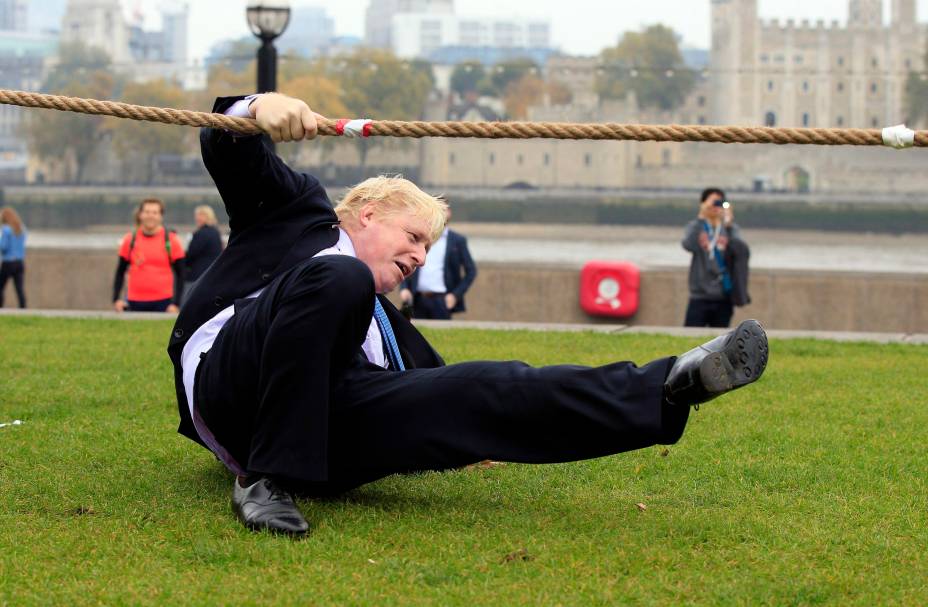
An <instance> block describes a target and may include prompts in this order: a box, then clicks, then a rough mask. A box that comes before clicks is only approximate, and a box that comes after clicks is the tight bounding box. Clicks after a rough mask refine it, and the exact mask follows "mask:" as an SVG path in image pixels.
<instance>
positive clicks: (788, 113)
mask: <svg viewBox="0 0 928 607" xmlns="http://www.w3.org/2000/svg"><path fill="white" fill-rule="evenodd" d="M891 9H892V17H891V23H889V24H884V23H883V1H882V0H848V23H847V26H846V27H839V26H838V24H837V22H832V23H831V24H829V25H826V24H825V23H824V22H823V21H818V22H816V23H814V24H811V23H809V22H808V21H802V22H799V23H796V22H795V21H793V20H792V19H790V20H787V21H786V22H785V23H781V22H779V21H778V20H776V19H774V20H772V21H761V20H759V19H758V16H757V15H758V13H757V0H712V48H711V60H710V61H711V66H712V68H711V70H712V80H713V82H712V91H711V95H710V101H711V110H712V122H714V123H716V124H765V125H768V126H810V127H842V126H845V127H858V128H873V127H882V126H887V125H890V124H897V123H899V122H902V121H904V120H906V118H907V117H906V115H905V81H906V79H907V77H908V74H909V72H910V71H921V70H923V69H924V68H925V66H924V65H923V56H924V51H925V42H926V30H925V27H924V26H922V25H919V24H916V22H915V0H892V4H891Z"/></svg>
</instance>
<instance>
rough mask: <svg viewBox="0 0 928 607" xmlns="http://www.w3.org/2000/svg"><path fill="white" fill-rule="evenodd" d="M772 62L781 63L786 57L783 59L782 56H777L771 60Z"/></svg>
mask: <svg viewBox="0 0 928 607" xmlns="http://www.w3.org/2000/svg"><path fill="white" fill-rule="evenodd" d="M773 60H774V61H776V62H777V63H783V62H784V61H786V57H784V56H783V55H777V56H776V57H774V58H773Z"/></svg>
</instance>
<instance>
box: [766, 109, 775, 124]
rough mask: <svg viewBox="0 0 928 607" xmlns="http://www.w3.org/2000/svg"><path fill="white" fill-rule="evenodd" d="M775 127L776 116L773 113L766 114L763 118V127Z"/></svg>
mask: <svg viewBox="0 0 928 607" xmlns="http://www.w3.org/2000/svg"><path fill="white" fill-rule="evenodd" d="M776 125H777V115H776V114H774V113H773V112H767V115H766V116H764V126H776Z"/></svg>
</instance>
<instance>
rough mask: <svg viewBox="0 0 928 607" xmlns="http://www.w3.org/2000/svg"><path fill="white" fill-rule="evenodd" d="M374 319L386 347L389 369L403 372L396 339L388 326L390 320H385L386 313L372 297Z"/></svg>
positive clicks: (401, 358)
mask: <svg viewBox="0 0 928 607" xmlns="http://www.w3.org/2000/svg"><path fill="white" fill-rule="evenodd" d="M374 318H375V319H376V320H377V326H378V327H380V334H381V335H383V340H384V342H386V345H387V348H386V350H387V359H388V360H389V361H390V367H391V368H392V369H393V370H394V371H405V370H406V367H405V366H404V365H403V357H402V356H400V348H399V346H397V345H396V337H395V336H394V335H393V327H391V326H390V319H389V318H387V312H386V310H384V309H383V305H382V304H381V303H380V300H379V299H377V297H376V296H375V297H374Z"/></svg>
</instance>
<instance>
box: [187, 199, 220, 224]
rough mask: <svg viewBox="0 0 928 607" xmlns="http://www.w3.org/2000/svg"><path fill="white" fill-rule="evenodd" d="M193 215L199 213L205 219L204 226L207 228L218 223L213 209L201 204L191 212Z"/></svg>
mask: <svg viewBox="0 0 928 607" xmlns="http://www.w3.org/2000/svg"><path fill="white" fill-rule="evenodd" d="M193 213H194V215H196V214H197V213H200V214H201V215H203V216H204V217H206V225H208V226H214V225H216V224H217V223H219V220H218V219H216V212H215V211H213V207H211V206H209V205H208V204H201V205H200V206H198V207H197V208H195V209H194V210H193Z"/></svg>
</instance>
